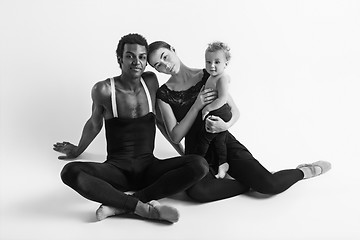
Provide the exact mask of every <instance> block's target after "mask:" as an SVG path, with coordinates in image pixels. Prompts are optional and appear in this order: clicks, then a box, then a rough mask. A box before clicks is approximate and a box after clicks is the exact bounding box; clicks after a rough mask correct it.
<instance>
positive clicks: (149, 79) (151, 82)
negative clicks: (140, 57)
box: [141, 71, 159, 91]
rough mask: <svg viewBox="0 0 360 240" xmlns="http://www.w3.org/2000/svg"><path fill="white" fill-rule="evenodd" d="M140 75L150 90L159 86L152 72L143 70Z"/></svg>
mask: <svg viewBox="0 0 360 240" xmlns="http://www.w3.org/2000/svg"><path fill="white" fill-rule="evenodd" d="M141 77H142V78H143V79H144V81H145V83H146V85H147V86H148V87H149V88H151V89H152V90H155V91H156V90H157V89H158V88H159V81H158V79H157V77H156V74H155V73H153V72H149V71H148V72H144V73H143V74H142V75H141Z"/></svg>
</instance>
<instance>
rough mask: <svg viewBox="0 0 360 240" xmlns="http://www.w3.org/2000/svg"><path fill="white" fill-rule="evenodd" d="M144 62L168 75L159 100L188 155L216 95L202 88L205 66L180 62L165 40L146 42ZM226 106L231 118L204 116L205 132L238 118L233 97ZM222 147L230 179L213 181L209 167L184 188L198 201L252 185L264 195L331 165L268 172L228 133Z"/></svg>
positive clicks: (225, 195) (173, 135)
mask: <svg viewBox="0 0 360 240" xmlns="http://www.w3.org/2000/svg"><path fill="white" fill-rule="evenodd" d="M148 62H149V64H150V65H151V66H152V67H154V68H155V69H156V70H157V71H158V72H160V73H165V74H169V75H171V77H170V78H169V80H168V81H167V82H166V84H164V85H162V86H161V87H160V88H159V89H158V91H157V103H158V106H159V108H160V110H161V113H162V115H163V119H164V122H165V126H166V129H167V132H168V135H169V138H170V139H171V140H172V141H173V142H175V143H179V142H180V141H181V140H182V139H183V138H184V137H185V154H187V153H188V149H189V148H190V147H191V146H193V145H194V144H195V141H196V139H197V135H198V133H199V130H200V129H201V127H200V126H201V124H202V123H201V121H202V119H201V110H202V108H203V107H204V106H205V105H207V104H209V103H210V102H211V101H213V100H214V99H215V98H216V92H214V91H212V90H210V89H204V88H203V86H204V84H205V82H206V80H207V78H208V77H209V74H208V73H207V72H206V71H205V70H203V69H193V68H189V67H187V66H186V65H184V64H183V63H182V62H181V60H180V59H179V57H178V56H177V54H176V52H175V49H174V48H173V47H171V46H170V45H169V44H168V43H166V42H163V41H157V42H154V43H152V44H150V45H149V51H148ZM228 104H229V105H230V107H231V111H232V114H233V117H232V119H231V120H230V121H228V122H226V123H225V122H224V121H222V119H221V118H219V117H216V116H210V117H208V118H207V120H206V130H207V131H208V132H212V133H217V132H222V131H225V130H227V129H229V128H230V127H231V126H232V125H233V124H234V122H236V120H237V119H238V118H239V111H238V109H237V107H236V105H235V104H234V101H233V99H232V98H231V96H229V99H228ZM199 112H200V114H199ZM226 145H227V154H228V155H227V162H228V164H229V170H228V174H229V175H230V176H231V177H232V178H234V179H217V178H215V176H214V175H213V173H212V171H210V172H209V173H208V175H207V176H206V177H204V178H203V179H202V180H200V182H198V183H197V184H195V185H194V186H192V187H191V188H189V189H188V190H187V194H188V195H189V197H191V198H192V199H194V200H196V201H199V202H209V201H215V200H220V199H224V198H228V197H232V196H236V195H238V194H241V193H244V192H246V191H248V190H249V189H250V188H251V189H253V190H255V191H257V192H260V193H263V194H278V193H281V192H283V191H285V190H286V189H288V188H289V187H290V186H292V185H293V184H295V183H296V182H298V181H299V180H301V179H306V178H311V177H314V176H318V175H320V174H322V173H325V172H327V171H328V170H329V169H330V168H331V165H330V163H328V162H324V161H318V162H315V163H313V164H303V165H299V166H298V167H297V168H296V169H289V170H282V171H279V172H276V173H270V172H269V171H268V170H266V169H265V168H264V167H263V166H262V165H261V164H260V163H259V162H258V161H257V160H256V159H255V158H254V157H253V156H252V154H251V153H250V152H249V151H248V150H247V149H246V147H245V146H243V145H242V144H241V143H240V142H238V141H237V140H236V139H235V137H234V136H233V135H231V134H230V133H229V132H227V136H226ZM205 158H206V159H207V160H208V162H214V161H215V162H216V159H217V157H216V155H214V154H213V148H212V146H211V145H210V148H209V151H208V153H207V155H206V157H205ZM210 168H211V165H210Z"/></svg>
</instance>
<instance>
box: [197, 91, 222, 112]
mask: <svg viewBox="0 0 360 240" xmlns="http://www.w3.org/2000/svg"><path fill="white" fill-rule="evenodd" d="M216 98H217V91H216V90H213V89H211V88H207V89H204V86H203V87H202V88H201V90H200V92H199V94H198V96H197V98H196V100H195V103H194V105H195V106H196V109H197V110H198V111H200V110H201V109H202V108H203V107H204V106H206V105H207V104H209V103H211V102H212V101H214V100H215V99H216Z"/></svg>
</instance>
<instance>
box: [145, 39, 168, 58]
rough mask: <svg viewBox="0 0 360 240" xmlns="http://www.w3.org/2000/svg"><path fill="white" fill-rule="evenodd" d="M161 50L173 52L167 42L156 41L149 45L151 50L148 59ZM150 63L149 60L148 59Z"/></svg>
mask: <svg viewBox="0 0 360 240" xmlns="http://www.w3.org/2000/svg"><path fill="white" fill-rule="evenodd" d="M160 48H167V49H169V50H171V46H170V44H168V43H167V42H164V41H156V42H153V43H151V44H150V45H149V50H148V57H149V56H150V55H151V54H152V53H153V52H154V51H156V50H158V49H160ZM148 61H149V58H148Z"/></svg>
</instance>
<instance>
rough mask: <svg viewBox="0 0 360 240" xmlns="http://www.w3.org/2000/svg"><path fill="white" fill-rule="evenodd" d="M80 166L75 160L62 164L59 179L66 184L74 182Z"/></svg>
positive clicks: (69, 184)
mask: <svg viewBox="0 0 360 240" xmlns="http://www.w3.org/2000/svg"><path fill="white" fill-rule="evenodd" d="M79 172H80V168H79V167H78V163H77V162H70V163H68V164H66V165H65V166H64V168H63V169H62V171H61V173H60V177H61V180H62V181H63V182H64V183H65V184H66V185H68V186H72V185H73V184H74V183H75V180H76V178H77V176H78V175H79Z"/></svg>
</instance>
